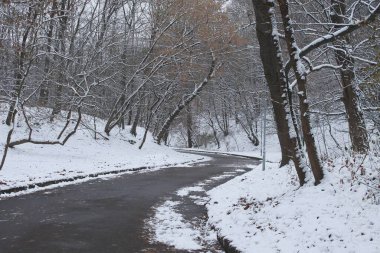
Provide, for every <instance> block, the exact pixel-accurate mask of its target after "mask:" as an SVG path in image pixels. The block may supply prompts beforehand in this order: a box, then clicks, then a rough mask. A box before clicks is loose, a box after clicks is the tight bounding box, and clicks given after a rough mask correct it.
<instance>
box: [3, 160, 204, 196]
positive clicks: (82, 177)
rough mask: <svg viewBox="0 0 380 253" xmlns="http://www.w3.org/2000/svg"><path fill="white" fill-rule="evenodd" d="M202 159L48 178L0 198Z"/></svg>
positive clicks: (12, 190) (13, 190)
mask: <svg viewBox="0 0 380 253" xmlns="http://www.w3.org/2000/svg"><path fill="white" fill-rule="evenodd" d="M204 159H205V158H204V157H202V158H197V159H195V160H190V161H187V162H183V163H171V164H170V163H169V164H163V165H158V166H141V167H135V168H128V169H121V170H111V171H103V172H98V173H91V174H86V175H78V176H74V177H69V178H62V179H56V180H48V181H42V182H38V183H32V184H27V185H23V186H17V187H11V188H8V189H4V190H0V200H1V199H2V198H8V197H13V196H7V195H10V194H15V193H22V192H24V191H28V190H38V191H42V190H44V189H45V188H47V187H49V186H53V185H58V184H61V183H70V182H71V183H75V182H77V181H79V180H86V179H88V180H91V179H96V178H100V177H101V176H108V175H119V174H124V173H127V172H138V171H143V170H149V169H159V168H168V167H174V166H178V165H188V164H192V163H196V162H201V161H203V160H204ZM25 194H27V193H25ZM4 195H5V196H4Z"/></svg>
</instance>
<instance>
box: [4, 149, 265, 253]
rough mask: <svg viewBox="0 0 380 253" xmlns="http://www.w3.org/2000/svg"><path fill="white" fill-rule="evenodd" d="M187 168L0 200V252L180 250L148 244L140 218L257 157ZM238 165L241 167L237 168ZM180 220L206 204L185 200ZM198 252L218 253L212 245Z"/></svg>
mask: <svg viewBox="0 0 380 253" xmlns="http://www.w3.org/2000/svg"><path fill="white" fill-rule="evenodd" d="M206 156H210V157H212V158H213V159H212V160H211V161H207V162H201V163H197V164H194V165H193V166H192V167H171V168H165V169H162V170H159V171H153V172H146V173H134V174H125V175H121V176H118V177H114V178H111V179H110V178H108V179H107V180H103V179H96V180H92V181H88V182H85V183H81V184H75V185H69V186H65V187H61V188H56V189H53V190H45V191H39V192H35V193H32V194H28V195H23V196H19V197H13V198H8V199H3V200H0V253H11V252H22V253H29V252H30V253H61V252H62V253H63V252H70V253H76V252H91V253H108V252H109V253H119V252H120V253H135V252H186V251H181V250H176V249H173V248H170V247H168V246H166V245H162V244H158V243H153V242H151V239H150V237H151V234H150V231H148V230H147V227H146V224H145V221H146V220H147V219H148V218H149V217H150V216H151V215H152V213H153V211H152V208H153V207H154V206H156V205H158V204H159V203H160V202H162V201H163V200H165V199H168V198H172V199H175V198H178V196H176V195H175V192H176V191H177V190H178V189H180V188H182V187H187V186H192V185H194V184H196V183H199V182H202V181H205V180H207V179H210V178H212V177H216V176H220V175H223V174H224V175H226V173H227V175H230V176H229V177H224V178H222V179H219V180H214V181H212V182H210V180H208V182H209V183H208V184H207V185H206V186H205V189H206V190H209V189H211V188H213V187H215V186H217V185H220V184H222V183H224V182H226V181H228V180H230V179H231V178H232V177H234V176H237V175H240V174H242V173H244V172H245V171H248V170H249V169H248V168H246V166H247V165H249V164H250V165H252V164H258V161H257V160H254V159H247V158H240V157H233V156H224V155H214V154H207V155H206ZM242 169H244V170H242ZM181 213H182V214H183V216H184V217H185V218H186V219H189V220H194V219H198V220H199V221H200V222H205V220H206V214H207V212H206V208H205V207H204V206H203V205H195V204H194V203H193V202H191V201H189V200H186V201H183V202H182V207H181ZM206 247H210V248H209V249H207V250H202V251H198V252H207V251H209V252H218V246H217V245H210V246H206Z"/></svg>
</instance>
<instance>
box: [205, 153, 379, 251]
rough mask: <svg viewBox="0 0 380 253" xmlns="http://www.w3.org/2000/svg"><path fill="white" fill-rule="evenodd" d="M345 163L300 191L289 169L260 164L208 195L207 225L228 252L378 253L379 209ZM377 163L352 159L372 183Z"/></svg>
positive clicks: (335, 164) (331, 166)
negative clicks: (225, 246)
mask: <svg viewBox="0 0 380 253" xmlns="http://www.w3.org/2000/svg"><path fill="white" fill-rule="evenodd" d="M345 159H346V158H342V159H336V160H334V161H331V162H330V164H329V165H326V167H325V168H326V170H328V173H326V178H325V179H324V180H323V182H322V183H321V184H320V185H318V186H314V185H313V184H312V182H311V183H309V184H307V185H305V186H304V187H302V188H299V187H298V185H297V182H296V180H295V179H296V175H295V174H294V173H293V171H294V170H293V169H292V168H291V167H290V166H288V167H285V168H280V169H279V168H278V165H277V164H271V163H267V170H266V171H262V170H261V166H260V165H259V166H257V167H255V168H254V169H253V170H252V171H251V172H248V173H246V174H244V175H242V176H239V177H236V178H234V179H232V180H230V181H229V182H227V183H225V184H223V185H221V186H218V187H216V188H214V189H212V190H210V191H209V192H208V194H209V196H210V202H209V204H208V205H207V209H208V215H209V222H210V224H211V225H213V226H214V227H215V229H216V230H217V233H218V236H219V239H220V240H221V241H222V244H223V243H225V242H227V243H228V244H229V247H231V248H232V249H233V248H234V249H235V251H231V252H373V253H375V252H380V242H379V240H378V238H380V212H379V211H380V206H379V205H378V203H377V204H376V203H375V202H374V201H375V199H374V196H372V195H371V193H370V192H369V190H368V186H367V185H365V184H363V183H360V182H359V181H358V180H356V178H355V177H353V175H352V171H349V170H348V169H347V168H346V167H345V166H346V160H345ZM339 161H340V163H339ZM379 162H380V161H379V159H375V160H372V161H368V160H366V161H364V162H362V161H359V162H358V161H357V163H362V164H363V166H364V167H365V168H366V170H367V171H366V173H367V175H368V176H369V178H375V179H378V176H379V175H378V174H377V173H378V172H377V168H378V167H376V166H378V165H379ZM353 163H354V166H353V167H355V166H356V165H357V163H355V162H353ZM358 173H359V174H360V172H358Z"/></svg>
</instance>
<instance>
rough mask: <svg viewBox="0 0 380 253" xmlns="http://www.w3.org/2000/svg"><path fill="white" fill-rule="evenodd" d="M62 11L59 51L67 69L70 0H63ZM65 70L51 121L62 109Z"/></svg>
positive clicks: (59, 81)
mask: <svg viewBox="0 0 380 253" xmlns="http://www.w3.org/2000/svg"><path fill="white" fill-rule="evenodd" d="M60 5H61V6H60V11H59V16H60V17H59V30H58V43H59V46H58V48H59V49H58V50H59V52H60V54H61V55H62V56H61V57H60V60H59V61H60V63H61V64H60V67H61V68H65V66H66V64H65V57H64V56H65V54H66V43H65V33H66V29H67V21H68V13H67V12H68V10H69V8H70V0H61V3H60ZM64 72H65V69H61V70H58V76H57V78H58V80H57V81H58V85H57V87H56V91H55V95H56V98H55V103H54V106H53V111H52V113H51V116H50V121H53V120H54V117H55V115H57V114H58V113H60V112H61V109H62V92H63V86H62V84H60V83H62V82H64V81H65V75H64Z"/></svg>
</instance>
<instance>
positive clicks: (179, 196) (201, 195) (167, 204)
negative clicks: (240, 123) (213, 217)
mask: <svg viewBox="0 0 380 253" xmlns="http://www.w3.org/2000/svg"><path fill="white" fill-rule="evenodd" d="M242 172H245V170H241V169H237V170H235V171H232V172H225V173H223V174H222V175H221V176H214V177H211V178H209V179H206V180H204V181H201V182H199V183H197V184H194V185H192V186H188V187H183V188H181V189H179V190H178V191H177V192H176V193H175V196H173V197H170V198H167V199H165V200H164V201H161V202H160V203H159V204H158V205H157V206H156V207H154V208H153V215H152V217H151V218H149V219H148V220H147V222H146V223H147V229H148V230H149V231H151V232H152V236H151V237H152V242H159V243H163V244H166V245H169V246H172V247H174V248H175V249H178V250H186V251H191V252H193V251H194V252H223V251H221V250H218V249H215V245H216V244H217V241H216V239H217V236H216V233H215V231H213V230H212V229H211V228H210V226H209V224H208V223H207V222H206V219H204V218H201V217H192V218H189V217H187V218H185V217H184V216H183V215H182V214H181V213H183V212H184V210H183V209H186V208H188V207H189V205H191V204H195V205H198V206H202V208H204V206H205V205H206V204H207V203H208V202H209V201H210V198H209V197H208V196H207V194H206V191H207V190H206V188H210V184H212V183H215V182H217V181H219V180H222V179H225V178H228V177H229V178H233V177H235V176H236V174H237V173H239V174H240V173H242ZM189 200H190V201H189ZM205 211H206V210H205Z"/></svg>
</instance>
